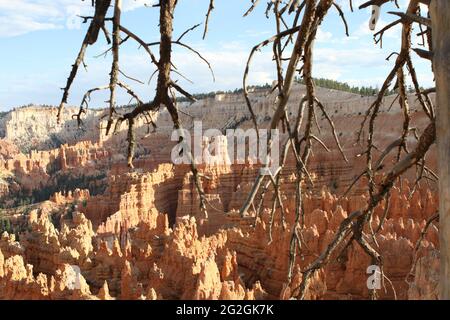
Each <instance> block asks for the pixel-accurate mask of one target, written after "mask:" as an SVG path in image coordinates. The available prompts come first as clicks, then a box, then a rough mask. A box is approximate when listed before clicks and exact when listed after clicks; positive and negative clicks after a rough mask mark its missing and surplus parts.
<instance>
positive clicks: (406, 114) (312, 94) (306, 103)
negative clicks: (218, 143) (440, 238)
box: [241, 0, 437, 299]
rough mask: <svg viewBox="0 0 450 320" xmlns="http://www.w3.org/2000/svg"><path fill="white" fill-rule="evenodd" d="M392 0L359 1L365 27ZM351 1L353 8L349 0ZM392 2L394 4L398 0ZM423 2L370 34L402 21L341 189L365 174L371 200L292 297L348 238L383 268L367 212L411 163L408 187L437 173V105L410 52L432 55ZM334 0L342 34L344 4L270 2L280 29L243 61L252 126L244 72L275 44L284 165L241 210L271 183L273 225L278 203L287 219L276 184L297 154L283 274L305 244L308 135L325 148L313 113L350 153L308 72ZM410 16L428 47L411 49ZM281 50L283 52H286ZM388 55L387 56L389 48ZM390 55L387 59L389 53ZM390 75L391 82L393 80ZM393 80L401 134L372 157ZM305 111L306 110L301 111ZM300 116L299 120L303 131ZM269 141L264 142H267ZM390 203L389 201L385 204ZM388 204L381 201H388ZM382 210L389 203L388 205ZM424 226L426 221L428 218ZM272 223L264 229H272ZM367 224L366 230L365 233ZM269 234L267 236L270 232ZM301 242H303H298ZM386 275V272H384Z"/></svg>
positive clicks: (329, 0) (415, 0) (275, 122)
mask: <svg viewBox="0 0 450 320" xmlns="http://www.w3.org/2000/svg"><path fill="white" fill-rule="evenodd" d="M389 1H390V0H372V1H367V2H365V3H364V4H362V5H361V6H360V9H363V8H366V7H368V6H372V17H371V20H370V23H369V25H370V28H371V29H374V28H375V25H376V23H377V20H378V17H379V12H380V10H379V9H380V6H382V5H384V4H385V3H387V2H389ZM349 2H350V8H351V10H352V11H353V6H352V2H351V0H350V1H349ZM394 2H395V4H396V5H397V6H398V4H397V3H396V1H394ZM420 3H422V4H425V5H429V1H426V0H424V1H422V0H410V1H409V5H408V8H407V10H406V12H390V13H391V14H393V15H395V16H398V17H399V19H398V20H396V21H395V22H393V23H391V24H389V25H387V26H385V27H384V28H382V29H381V30H380V31H378V32H377V33H375V35H374V40H375V43H380V45H382V38H383V34H384V32H386V31H387V30H389V29H390V28H392V27H394V26H395V25H397V24H401V25H402V41H401V48H400V52H399V53H397V59H396V61H395V64H394V67H393V68H392V70H391V72H390V73H389V75H388V77H387V78H386V80H385V82H384V84H383V86H382V88H381V90H380V92H379V93H378V95H377V97H376V99H375V101H374V102H373V104H372V105H371V106H370V108H369V109H368V110H367V112H366V114H365V117H364V120H363V122H362V123H361V129H360V130H359V133H358V139H357V140H358V141H357V142H358V143H361V140H362V136H363V133H367V142H366V149H365V152H364V153H363V155H365V156H366V168H365V170H364V171H363V172H362V173H361V174H359V175H358V178H357V179H356V180H355V181H354V182H353V183H352V184H351V185H350V187H349V189H348V190H347V191H346V192H345V194H347V193H348V192H349V191H350V189H351V188H352V187H353V186H354V185H355V183H356V182H357V181H358V180H359V179H360V178H361V177H364V176H365V177H366V178H367V180H368V193H369V201H368V205H367V207H366V208H365V209H364V210H360V211H357V212H353V213H351V214H350V215H349V217H348V218H347V219H345V220H344V221H343V222H342V224H341V226H340V228H339V229H338V231H337V232H336V234H335V236H334V239H333V240H332V241H331V242H330V243H329V245H328V246H327V247H326V249H325V250H324V252H322V254H320V255H319V256H318V257H317V259H315V260H314V261H313V262H312V263H311V264H310V265H309V266H308V267H307V268H306V269H305V270H303V271H302V274H303V277H302V282H301V285H300V286H299V287H298V288H296V289H294V290H293V292H292V296H293V297H295V298H299V299H303V298H304V297H305V294H306V291H307V289H308V286H309V283H310V279H311V276H312V275H313V274H314V272H316V271H317V270H319V269H321V268H324V267H325V266H326V264H327V263H328V262H329V261H330V260H331V259H332V258H336V257H337V256H339V255H340V253H341V252H342V251H343V250H344V249H345V248H347V247H348V246H349V245H350V244H351V243H352V242H356V243H357V244H358V245H360V246H361V248H362V249H363V250H364V252H365V253H366V254H367V255H368V256H369V257H370V258H371V260H372V263H373V264H376V265H378V266H380V267H381V270H383V269H382V266H383V261H382V256H381V255H380V253H379V252H378V251H377V250H376V247H377V242H376V238H375V235H376V233H377V232H379V231H380V230H381V229H382V226H383V223H384V221H385V218H386V216H384V217H382V219H381V221H380V224H379V226H378V227H377V228H376V230H375V231H374V230H373V229H372V223H371V222H372V216H373V212H374V209H375V208H376V207H377V206H378V205H379V204H380V203H381V202H382V201H383V200H385V201H386V202H389V197H390V190H391V189H392V187H393V186H394V183H395V182H396V180H397V179H398V178H399V177H400V176H401V175H402V174H403V173H404V172H405V171H407V170H408V169H409V168H411V167H413V166H416V172H417V179H416V181H415V184H414V188H413V190H414V189H415V188H416V186H417V185H418V184H419V183H420V180H421V179H422V178H423V177H424V176H427V178H429V177H428V176H432V177H434V178H437V176H436V174H435V173H433V172H432V171H431V170H430V169H429V168H428V167H427V166H426V165H425V157H426V153H427V151H428V150H429V148H430V146H431V145H432V144H433V143H434V142H435V137H436V129H435V111H434V106H433V104H432V102H431V99H430V97H429V94H430V93H431V92H433V91H434V90H433V89H431V90H426V91H424V90H422V89H421V87H420V85H419V82H418V79H417V74H416V72H415V69H414V66H413V62H412V58H411V51H415V52H416V53H417V54H418V55H419V56H420V57H422V58H426V59H431V58H430V57H432V51H433V50H432V43H431V38H432V30H431V23H430V19H429V16H428V17H424V16H422V15H421V10H420V5H419V4H420ZM257 4H258V1H252V5H251V7H250V8H249V10H248V11H247V13H246V15H247V14H248V13H250V12H252V11H253V9H254V8H255V6H256V5H257ZM332 7H334V8H335V9H336V10H337V12H338V14H339V16H340V17H341V19H342V21H343V23H344V28H345V33H346V34H347V35H348V25H347V22H346V19H345V17H344V14H343V11H342V9H341V8H340V7H339V5H338V4H337V3H336V2H335V1H333V0H303V1H300V0H297V1H296V0H290V1H286V2H284V1H278V0H272V1H269V3H268V7H267V11H266V15H269V14H273V17H274V20H275V23H276V30H277V33H276V34H275V35H274V36H273V37H271V38H269V39H267V40H265V41H263V42H261V43H259V44H258V45H256V46H255V47H254V48H253V50H252V51H251V53H250V56H249V60H248V63H247V68H246V70H245V74H244V81H243V84H244V95H245V98H246V102H247V106H248V108H249V111H250V113H251V115H252V117H253V122H254V125H255V126H257V121H256V115H255V113H254V111H253V109H252V105H251V102H250V99H249V97H248V90H247V77H248V74H249V69H250V63H251V60H252V58H253V56H254V54H255V53H256V52H257V51H259V50H260V49H261V48H262V47H265V46H267V45H269V44H272V48H273V60H274V63H275V65H276V71H277V82H276V85H275V86H274V88H273V90H277V92H278V94H277V100H276V106H275V112H274V115H273V117H272V119H271V125H270V127H271V129H275V128H277V127H278V126H279V125H280V123H281V124H282V125H283V126H284V127H285V128H287V131H288V133H289V135H288V138H287V140H286V142H285V144H284V147H283V153H282V154H283V157H282V159H281V166H280V168H279V170H278V171H277V172H276V173H275V175H274V176H273V177H270V179H269V180H270V181H268V182H267V183H264V180H265V179H266V177H265V176H263V175H259V176H258V177H257V179H256V181H255V183H254V185H253V188H252V190H251V192H250V194H249V196H248V198H247V201H246V202H245V204H244V205H243V206H242V208H241V214H242V215H246V214H247V212H248V211H249V209H250V208H251V207H253V208H255V206H254V202H255V201H256V200H255V198H256V196H257V194H258V192H259V191H260V189H261V188H262V191H261V200H260V202H259V205H258V206H257V209H256V216H258V215H259V210H260V208H261V204H262V198H263V197H264V194H265V192H266V191H267V189H268V187H269V186H270V184H272V185H273V189H274V192H275V195H274V199H273V201H274V202H273V206H272V210H271V217H270V221H271V226H272V224H273V221H274V215H275V214H276V212H277V209H278V208H279V209H280V210H279V212H281V215H282V217H281V218H282V221H284V206H283V203H282V197H281V196H280V183H281V179H280V176H281V173H282V172H283V170H284V164H285V161H286V158H287V154H288V153H289V150H291V151H292V153H293V156H294V159H295V160H296V168H297V174H296V178H297V179H296V195H295V199H296V201H295V203H296V210H295V216H296V218H295V225H294V227H293V228H292V235H291V242H290V257H289V262H290V263H289V273H288V281H291V280H292V273H293V270H294V266H295V263H296V256H297V255H298V254H299V253H301V251H302V249H303V247H305V246H306V244H305V243H303V242H302V239H303V237H302V230H303V229H304V228H305V223H304V222H305V217H304V209H303V202H302V196H303V195H302V193H303V190H302V189H303V187H304V186H305V185H307V184H308V183H312V180H311V177H310V174H309V172H308V165H309V160H310V155H311V152H312V149H313V141H317V142H319V143H320V144H321V145H322V146H323V147H325V148H326V149H328V148H327V147H326V146H325V145H324V143H323V142H322V141H321V140H320V139H319V138H318V137H317V136H315V132H314V128H315V126H316V127H317V129H318V131H319V132H320V129H319V127H318V125H317V121H316V112H321V113H323V115H324V116H325V119H326V120H327V121H328V123H329V125H330V130H331V132H332V134H333V136H334V139H335V142H336V146H337V149H338V150H339V151H340V152H341V154H342V157H343V159H344V160H345V161H347V158H346V156H345V154H344V152H343V149H342V147H341V144H340V142H339V139H338V136H337V134H336V130H335V126H334V123H333V121H332V119H331V117H330V116H329V115H328V114H327V110H326V107H325V106H324V105H323V104H322V103H321V102H320V99H319V97H318V96H317V95H316V91H315V84H314V80H313V77H312V73H313V47H314V40H315V38H316V36H317V32H318V29H319V27H320V24H321V23H322V21H323V19H324V17H325V16H326V15H327V14H328V13H329V11H330V9H331V8H332ZM289 15H293V16H294V17H293V24H292V25H290V26H288V25H287V23H286V21H287V19H288V17H289ZM413 23H417V24H419V27H420V30H421V31H420V33H419V36H421V37H422V39H423V41H422V42H423V43H422V45H423V46H424V47H426V48H427V49H419V48H414V49H413V48H411V33H412V25H413ZM289 42H294V44H293V49H292V51H291V52H286V51H287V50H286V48H288V43H289ZM284 55H286V56H287V57H285V56H284ZM391 56H392V55H391ZM391 56H389V57H388V59H389V58H390V57H391ZM283 61H287V62H288V65H287V67H286V70H284V69H283ZM405 69H406V70H407V71H408V72H409V75H410V78H411V82H412V83H413V86H414V90H415V94H416V97H417V100H418V101H419V103H420V105H421V106H422V109H423V111H424V113H425V114H426V115H427V116H428V118H429V124H428V126H427V127H426V129H425V130H424V131H423V133H422V134H421V136H420V137H419V136H418V135H417V129H416V128H412V127H411V126H410V124H411V119H410V109H409V104H408V97H407V89H406V75H405ZM297 72H298V73H299V76H300V77H302V78H303V80H304V83H305V85H306V95H305V96H304V98H303V99H302V100H301V101H300V104H299V108H298V113H297V115H296V118H295V119H292V120H290V119H289V118H288V113H287V112H286V105H287V102H288V100H289V98H290V94H291V90H292V88H293V83H294V77H295V75H296V73H297ZM394 80H395V83H394ZM392 83H394V84H395V85H394V89H396V91H397V92H398V96H397V98H396V99H395V101H397V100H398V103H399V106H400V108H401V110H402V113H403V129H402V134H401V136H400V137H399V138H398V139H396V140H395V141H393V142H392V143H391V144H390V145H389V146H388V147H387V148H386V149H385V150H384V151H382V152H381V155H380V156H379V157H378V158H377V159H375V155H374V150H376V146H375V144H374V130H375V126H376V123H375V122H376V118H377V116H378V114H379V113H380V108H381V106H382V104H383V101H384V97H385V95H386V93H387V92H388V90H389V88H390V87H391V85H392ZM305 113H306V115H305ZM302 122H305V124H304V130H301V126H302ZM411 134H414V137H415V138H416V139H417V140H418V142H417V145H416V147H415V149H414V150H409V148H408V145H407V141H408V140H407V138H408V137H409V136H410V135H411ZM270 147H271V145H270V140H269V146H268V148H269V149H270ZM395 150H397V151H396V152H397V154H396V163H395V164H394V165H393V167H392V168H390V169H389V170H387V171H384V172H383V171H382V169H383V168H384V165H383V161H384V160H385V159H386V157H387V156H388V155H389V154H391V153H392V152H394V151H395ZM375 175H380V176H381V177H382V180H381V182H379V183H376V182H375ZM387 206H388V204H387ZM387 206H386V207H387ZM386 212H387V210H386ZM428 225H429V224H428ZM271 226H270V228H269V233H271V229H272V228H271ZM366 230H370V232H369V233H370V234H368V233H367V232H366ZM269 237H270V239H271V237H272V235H271V234H269ZM302 245H303V246H302ZM382 279H387V277H386V275H385V274H384V273H383V271H382ZM387 280H389V279H387ZM371 296H372V298H376V291H375V290H373V291H371Z"/></svg>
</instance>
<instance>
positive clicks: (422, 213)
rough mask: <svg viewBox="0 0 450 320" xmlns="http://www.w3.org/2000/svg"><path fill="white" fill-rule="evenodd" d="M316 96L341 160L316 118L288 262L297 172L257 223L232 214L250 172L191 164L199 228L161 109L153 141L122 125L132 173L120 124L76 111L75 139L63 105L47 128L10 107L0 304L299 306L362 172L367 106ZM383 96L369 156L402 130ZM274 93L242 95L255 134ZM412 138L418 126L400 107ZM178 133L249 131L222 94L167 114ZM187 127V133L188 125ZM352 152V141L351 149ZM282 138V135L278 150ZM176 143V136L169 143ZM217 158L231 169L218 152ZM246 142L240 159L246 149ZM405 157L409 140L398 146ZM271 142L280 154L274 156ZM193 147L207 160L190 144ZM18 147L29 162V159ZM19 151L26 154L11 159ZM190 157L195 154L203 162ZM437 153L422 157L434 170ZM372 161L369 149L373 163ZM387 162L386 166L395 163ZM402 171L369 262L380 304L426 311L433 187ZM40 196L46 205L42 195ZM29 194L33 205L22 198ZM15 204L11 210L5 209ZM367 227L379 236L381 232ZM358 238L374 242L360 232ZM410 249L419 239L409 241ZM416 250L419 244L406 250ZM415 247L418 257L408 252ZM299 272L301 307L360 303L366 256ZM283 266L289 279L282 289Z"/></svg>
mask: <svg viewBox="0 0 450 320" xmlns="http://www.w3.org/2000/svg"><path fill="white" fill-rule="evenodd" d="M303 94H304V87H303V86H301V85H296V88H295V90H294V93H293V96H292V98H291V100H290V101H291V102H290V103H289V105H288V114H289V115H290V116H292V117H294V116H295V114H296V112H297V110H298V101H300V100H301V97H302V95H303ZM318 96H319V97H320V99H321V101H322V102H323V103H324V105H325V106H326V108H327V110H328V112H329V114H330V115H331V118H332V119H333V121H334V123H335V126H336V131H337V132H338V135H339V138H340V140H341V144H342V146H343V149H344V152H345V154H346V156H347V158H348V159H349V161H348V162H345V161H344V160H343V159H342V157H341V155H340V153H339V152H338V151H336V150H335V149H336V148H335V146H334V138H333V135H332V134H331V131H330V129H329V127H328V123H327V121H326V119H325V118H324V117H323V115H320V114H318V115H317V116H318V119H317V120H318V121H317V125H318V127H319V128H320V132H319V129H318V128H316V129H315V130H317V134H318V135H319V134H320V137H321V139H322V141H323V142H324V143H325V144H326V145H327V146H328V148H329V149H332V151H327V150H325V149H324V148H323V147H322V146H320V144H318V143H317V144H316V143H314V154H313V156H312V158H311V162H310V169H309V172H310V174H311V180H312V182H313V184H311V183H310V184H306V185H305V186H304V189H305V190H304V191H305V192H304V194H305V195H304V199H303V200H304V217H305V220H304V228H303V229H301V230H300V233H301V234H300V235H299V238H300V239H301V240H300V242H301V249H300V251H299V253H298V254H297V256H296V257H295V259H293V260H290V244H291V237H292V235H293V234H294V233H295V232H298V231H296V230H297V229H298V226H297V225H296V224H295V203H294V199H295V197H294V196H293V195H294V194H295V184H294V180H295V173H296V167H295V161H294V159H293V158H292V157H289V158H288V159H287V163H286V166H285V169H284V170H283V173H282V175H281V181H282V182H283V184H282V188H281V197H282V199H283V203H284V211H283V212H281V211H280V209H276V210H275V211H274V212H273V213H272V203H273V201H274V191H273V189H272V187H271V186H268V189H267V191H266V192H265V194H264V195H262V193H261V192H259V193H258V194H257V197H256V199H258V201H261V208H262V209H261V211H260V212H258V214H256V212H255V211H256V210H255V208H252V209H251V210H250V211H249V216H247V217H241V216H240V215H239V214H238V210H239V208H240V207H241V206H242V204H243V202H244V201H245V199H246V196H247V194H248V192H249V191H250V189H251V187H252V185H253V182H254V181H255V178H256V176H257V174H258V170H259V168H260V165H259V164H258V163H248V162H247V163H243V164H238V163H230V164H227V163H226V162H224V163H220V162H218V163H209V164H205V163H201V164H199V166H198V170H199V172H200V174H201V176H202V181H203V188H204V190H205V197H206V200H207V203H206V206H207V213H208V214H207V215H206V216H205V214H204V213H203V212H201V211H200V210H199V197H198V194H197V191H196V188H195V186H194V183H193V179H192V173H191V172H190V166H189V165H174V164H172V161H171V151H172V148H173V147H174V145H175V144H176V143H177V142H176V141H171V134H172V130H173V127H172V123H171V120H170V117H169V115H168V113H167V111H165V110H162V111H160V112H159V113H158V114H156V115H155V120H156V125H157V129H156V132H152V130H151V129H150V130H149V128H148V126H147V125H145V121H144V120H143V119H140V120H139V121H138V122H137V125H136V131H137V132H136V136H137V149H136V158H135V161H134V166H135V167H134V168H133V169H130V168H128V167H127V166H126V156H125V152H126V146H127V141H126V127H125V124H122V126H121V127H120V128H119V131H118V133H117V134H115V135H109V136H106V135H105V134H104V131H102V130H100V129H99V128H101V127H102V121H103V120H100V118H101V115H102V112H103V111H101V110H92V111H89V112H88V113H87V115H86V118H85V121H84V126H83V127H82V128H81V129H80V128H78V126H77V124H76V121H74V120H73V119H72V117H71V116H72V114H73V113H75V112H76V109H73V108H68V109H67V110H66V111H65V114H64V121H63V123H62V124H61V125H58V124H56V117H54V110H53V109H45V108H37V107H35V108H23V109H18V110H15V111H12V112H11V113H9V114H8V115H6V116H5V117H3V118H2V119H1V120H0V134H1V135H2V137H4V138H3V139H2V140H0V142H1V144H0V155H1V158H0V160H1V161H0V199H1V202H2V206H4V207H5V208H6V209H5V210H3V211H0V215H1V218H2V219H6V220H7V221H8V222H9V223H10V224H11V225H12V227H11V228H9V229H8V230H5V232H4V233H3V234H2V236H1V239H0V298H1V299H183V298H184V299H269V298H270V299H288V298H290V297H291V296H296V295H297V294H298V290H297V287H298V285H299V283H300V281H301V279H302V273H301V271H302V270H304V269H305V268H306V267H307V266H308V265H309V264H310V263H311V262H312V261H313V260H314V259H315V258H317V256H318V255H319V254H320V253H321V252H322V251H323V250H324V249H325V248H326V246H327V245H328V244H329V243H330V241H331V240H332V238H333V236H334V235H335V233H336V231H337V229H338V227H339V225H340V223H341V222H342V221H343V220H344V219H346V218H347V217H348V216H349V214H351V213H352V212H354V211H355V210H359V209H362V208H364V207H365V206H366V205H367V199H368V196H367V190H366V189H367V183H366V182H365V180H364V179H361V180H360V181H359V182H358V183H356V185H355V187H354V188H353V189H352V191H351V192H350V193H348V194H347V195H346V196H345V197H342V194H343V192H344V191H345V190H346V189H347V187H348V186H349V185H350V184H351V183H352V182H353V181H354V179H355V177H357V176H358V175H359V174H360V173H361V172H362V171H363V170H364V168H365V159H364V157H361V156H360V155H361V153H362V152H364V145H363V144H356V143H355V138H356V132H357V131H358V129H359V127H360V123H361V121H362V120H363V117H364V112H365V111H366V110H367V108H368V106H369V105H370V103H371V102H372V101H373V99H374V97H360V96H358V95H355V94H351V93H345V92H339V91H333V90H327V89H322V88H318ZM394 98H395V97H386V99H385V100H386V101H385V102H384V105H383V107H382V109H381V110H382V113H381V114H380V116H379V117H378V120H377V124H376V131H375V140H376V142H377V149H378V150H383V149H384V148H385V147H386V146H387V145H388V144H389V143H391V142H392V141H393V140H394V139H395V138H396V137H397V136H398V135H399V133H400V132H401V128H400V127H399V126H398V125H397V124H398V123H399V121H401V119H402V113H401V112H400V110H396V109H395V107H394V109H392V110H390V105H391V103H392V101H393V99H394ZM274 100H275V95H274V94H271V93H268V92H267V91H265V90H257V91H254V92H252V94H251V101H252V104H253V105H254V109H255V112H256V113H257V115H258V118H257V121H258V125H259V127H260V128H267V127H268V125H269V121H268V120H269V119H270V115H271V113H272V112H273V108H272V107H273V106H272V103H273V102H274ZM410 104H411V111H412V115H411V126H414V127H416V128H417V130H418V131H419V132H420V131H421V130H423V128H424V126H425V124H426V120H427V119H426V116H425V115H424V114H423V113H422V112H421V110H420V108H419V106H418V104H417V102H416V101H415V99H414V97H411V99H410ZM180 110H181V111H182V113H181V118H182V121H183V125H184V127H185V128H187V129H189V130H190V132H193V130H194V125H195V123H194V121H197V120H202V124H201V125H202V129H201V131H202V132H203V131H205V130H207V129H218V130H220V131H221V132H222V133H223V134H225V133H226V130H227V129H235V128H240V129H244V130H246V129H249V128H252V127H253V124H252V121H251V118H250V115H249V112H248V110H247V107H246V105H245V102H244V100H243V97H242V96H240V95H232V94H230V95H229V94H223V95H216V97H214V98H208V99H203V100H200V101H198V102H195V103H194V104H188V103H182V104H181V105H180ZM197 125H198V124H197ZM362 138H363V141H364V140H365V139H366V137H364V136H363V137H362ZM285 139H286V133H285V132H284V133H282V134H281V142H283V141H284V140H285ZM174 140H176V139H174ZM219 140H220V141H219V145H220V146H221V148H222V149H221V150H222V152H221V153H220V156H219V159H225V158H226V159H233V157H234V154H228V153H227V152H225V151H224V150H226V149H227V147H228V142H229V141H228V140H227V139H225V137H224V136H222V137H221V138H220V139H219ZM250 143H251V142H247V144H246V147H247V148H249V147H250ZM408 143H409V145H410V147H411V148H412V147H413V146H414V145H415V144H416V143H417V142H416V141H415V140H414V138H413V137H410V138H409V139H408ZM280 144H282V143H280ZM202 148H204V149H205V148H209V144H208V142H207V141H206V140H205V141H203V144H202ZM29 150H32V151H29ZM25 151H26V152H25ZM202 151H203V150H202ZM434 152H435V150H431V154H430V156H428V157H427V166H428V167H429V168H430V170H434V169H435V167H436V164H435V161H436V159H435V155H434ZM380 154H381V152H380V151H377V152H376V154H375V156H376V157H378V156H379V155H380ZM394 160H395V156H391V157H387V158H386V159H385V162H384V163H385V166H386V168H389V167H390V166H392V165H393V163H394ZM415 178H416V171H415V170H414V169H412V170H410V171H408V172H407V173H406V175H405V177H404V180H402V181H401V182H398V184H397V185H396V186H395V187H394V189H393V190H392V192H391V194H390V200H389V205H387V202H382V203H381V204H380V205H379V206H378V207H377V208H376V210H375V214H374V217H373V221H372V223H371V226H372V228H367V230H365V234H366V237H367V241H369V243H370V244H371V245H372V246H374V247H376V248H377V249H378V250H379V252H380V253H381V254H382V256H383V272H384V275H385V277H383V279H381V280H382V281H381V284H382V286H381V288H380V290H377V292H378V295H379V298H382V299H395V298H398V299H406V298H410V299H435V298H437V292H438V290H437V281H438V277H437V275H438V274H439V269H438V268H439V263H438V261H439V251H438V248H439V243H438V222H433V223H432V224H431V225H430V227H429V228H428V230H427V232H426V233H424V235H423V236H422V230H423V229H424V227H425V225H426V221H427V219H429V218H430V217H431V216H432V215H433V214H434V213H435V212H436V210H437V201H438V199H437V195H436V187H435V183H434V182H433V180H434V179H433V176H432V175H431V174H430V175H429V176H428V180H427V181H428V182H427V183H421V184H420V185H417V186H413V183H412V182H413V181H415ZM43 190H48V191H49V192H50V191H51V194H48V195H47V194H45V195H44V194H43V193H42V191H43ZM29 195H34V196H40V197H42V199H40V200H39V201H36V199H34V200H35V201H34V203H32V204H23V203H20V202H19V203H18V202H17V201H16V200H17V199H20V197H24V196H29ZM19 204H21V205H19ZM381 221H383V223H382V224H381ZM372 229H373V230H377V232H376V234H374V235H372ZM422 237H423V239H421V238H422ZM419 240H421V241H419ZM416 246H417V250H416ZM339 249H340V250H338V251H339V254H338V255H336V256H333V257H332V258H331V259H330V263H329V264H328V265H327V266H326V267H325V268H323V269H321V270H320V271H318V272H316V273H315V274H314V275H313V278H312V283H311V286H310V288H309V290H308V292H307V295H306V297H307V298H309V299H367V298H368V297H369V291H368V287H367V279H368V277H369V276H370V274H368V273H367V268H368V267H369V266H370V265H371V261H370V259H369V257H368V256H367V255H366V254H365V252H364V250H363V249H362V248H360V247H359V246H358V244H356V243H350V244H349V245H348V246H346V247H342V248H339ZM290 261H291V262H292V263H293V268H292V272H293V273H292V281H289V279H288V273H289V263H290Z"/></svg>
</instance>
